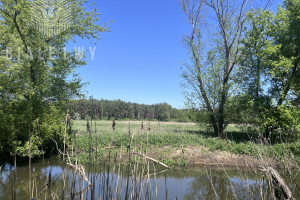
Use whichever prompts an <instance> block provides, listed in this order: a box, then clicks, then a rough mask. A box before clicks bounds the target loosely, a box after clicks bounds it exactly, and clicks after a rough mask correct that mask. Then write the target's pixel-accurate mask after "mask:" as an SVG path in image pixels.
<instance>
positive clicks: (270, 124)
mask: <svg viewBox="0 0 300 200" xmlns="http://www.w3.org/2000/svg"><path fill="white" fill-rule="evenodd" d="M299 10H300V1H299V0H286V1H284V5H283V6H279V7H278V12H277V13H276V14H273V13H271V12H270V11H265V10H252V11H250V12H249V13H248V16H247V18H248V26H247V30H246V31H245V34H244V39H243V42H242V44H243V45H242V56H241V59H240V61H241V65H242V67H243V69H244V70H243V71H244V73H243V75H244V76H245V82H244V84H243V85H244V86H245V87H244V88H245V89H246V90H245V91H246V93H245V95H246V96H247V97H248V100H249V102H253V103H250V104H249V107H248V110H249V111H250V112H248V114H249V115H250V117H249V118H252V119H254V120H251V121H248V122H250V123H256V124H258V125H259V126H260V127H262V128H263V129H265V133H266V136H267V137H268V138H269V137H270V133H272V132H273V130H274V129H275V128H280V129H284V130H285V132H290V130H295V128H297V127H298V128H299V108H297V107H296V106H293V105H292V104H291V102H293V101H294V102H295V99H297V97H298V95H299V76H300V72H299V71H300V66H299V65H300V64H299V63H300V50H299V49H300V25H299V23H300V11H299Z"/></svg>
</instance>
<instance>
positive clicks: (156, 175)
mask: <svg viewBox="0 0 300 200" xmlns="http://www.w3.org/2000/svg"><path fill="white" fill-rule="evenodd" d="M155 168H156V169H155ZM86 170H87V171H86V172H87V177H88V180H90V183H91V185H89V184H88V182H87V181H86V180H84V178H83V177H82V176H80V175H79V174H76V173H75V171H74V170H73V169H70V168H68V167H66V166H65V165H64V163H63V162H62V161H59V160H58V159H47V160H45V161H39V162H36V163H33V164H32V170H31V171H32V173H31V177H29V170H28V166H25V165H24V166H19V167H18V170H17V176H16V181H15V186H14V184H13V183H14V180H13V166H11V165H10V164H5V165H4V166H3V167H2V171H1V174H0V199H13V194H14V193H15V195H16V199H26V200H28V199H30V198H35V199H50V198H49V196H50V195H51V199H235V198H237V199H272V194H271V192H270V189H269V187H268V181H266V180H265V179H264V178H263V174H261V173H260V172H256V173H254V172H253V171H252V172H249V171H242V170H240V171H237V170H226V172H225V171H224V170H223V169H208V168H205V167H203V168H197V169H193V170H188V171H183V170H167V171H165V170H163V171H160V170H161V169H159V168H158V166H153V165H152V164H151V163H150V164H148V165H146V166H144V167H141V166H138V165H132V166H130V167H126V166H121V165H115V166H107V165H106V166H105V165H90V166H86ZM88 171H89V172H90V173H88ZM14 188H15V190H14ZM291 188H293V186H292V187H291ZM295 190H296V188H294V190H293V191H295ZM296 198H297V197H296Z"/></svg>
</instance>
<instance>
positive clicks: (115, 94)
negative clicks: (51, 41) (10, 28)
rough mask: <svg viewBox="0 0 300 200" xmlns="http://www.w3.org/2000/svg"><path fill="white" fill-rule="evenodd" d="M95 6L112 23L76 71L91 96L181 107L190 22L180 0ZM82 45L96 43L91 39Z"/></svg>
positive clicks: (117, 0)
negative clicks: (185, 39)
mask: <svg viewBox="0 0 300 200" xmlns="http://www.w3.org/2000/svg"><path fill="white" fill-rule="evenodd" d="M274 2H275V5H277V3H276V2H278V1H274ZM279 2H281V1H279ZM96 6H97V7H98V8H99V11H100V12H101V16H100V20H101V21H102V22H109V21H111V20H112V21H113V22H112V23H111V24H110V28H111V32H109V33H102V34H101V38H102V39H101V40H100V41H99V42H98V43H97V45H96V52H95V58H94V60H91V59H90V54H87V56H88V58H89V61H88V63H87V66H84V67H82V68H80V69H79V70H78V72H79V73H80V74H81V77H82V79H83V81H84V82H89V85H87V86H86V88H85V90H86V91H87V92H88V95H87V96H91V95H92V96H93V97H94V98H97V99H101V98H104V99H121V100H125V101H131V102H137V103H145V104H154V103H161V102H167V103H169V104H171V105H172V106H174V107H177V108H183V107H184V97H183V95H182V93H181V90H182V88H181V87H180V81H181V78H180V76H179V74H180V67H181V66H182V65H183V64H184V63H185V61H186V60H187V52H186V49H185V48H184V46H183V43H182V39H181V36H182V35H183V34H185V33H188V32H189V26H188V24H187V23H186V18H185V15H184V14H183V12H182V11H181V9H180V7H179V4H178V1H177V0H98V1H97V2H96ZM79 44H80V46H81V45H83V46H84V47H85V48H86V49H87V48H88V47H89V46H91V47H94V44H93V42H92V41H84V42H80V43H79Z"/></svg>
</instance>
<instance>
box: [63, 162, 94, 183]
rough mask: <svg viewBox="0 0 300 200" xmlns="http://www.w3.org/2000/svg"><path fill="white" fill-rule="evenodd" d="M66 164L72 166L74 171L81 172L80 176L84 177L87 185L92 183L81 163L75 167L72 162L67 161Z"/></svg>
mask: <svg viewBox="0 0 300 200" xmlns="http://www.w3.org/2000/svg"><path fill="white" fill-rule="evenodd" d="M67 165H68V166H70V167H72V168H74V169H75V171H77V172H78V173H79V174H81V176H82V177H83V178H84V180H86V182H88V185H92V184H91V182H90V180H89V179H88V178H87V177H86V175H85V170H84V167H83V165H81V164H79V165H77V167H76V165H74V164H72V163H67Z"/></svg>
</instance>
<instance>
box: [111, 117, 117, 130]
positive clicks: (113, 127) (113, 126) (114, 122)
mask: <svg viewBox="0 0 300 200" xmlns="http://www.w3.org/2000/svg"><path fill="white" fill-rule="evenodd" d="M115 128H116V120H115V118H114V119H113V123H112V129H113V130H115Z"/></svg>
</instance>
